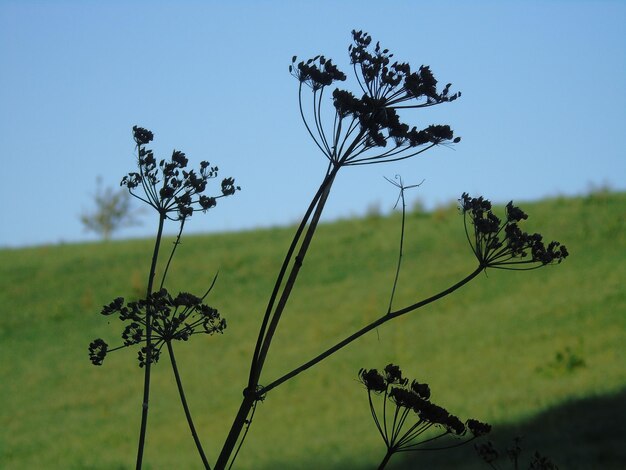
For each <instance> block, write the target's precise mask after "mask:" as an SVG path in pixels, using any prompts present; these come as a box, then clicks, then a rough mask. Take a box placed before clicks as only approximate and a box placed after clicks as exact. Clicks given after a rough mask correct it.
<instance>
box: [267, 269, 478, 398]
mask: <svg viewBox="0 0 626 470" xmlns="http://www.w3.org/2000/svg"><path fill="white" fill-rule="evenodd" d="M483 269H484V268H483V267H482V266H479V267H478V268H476V269H475V270H474V271H473V272H472V273H471V274H469V275H468V276H466V277H465V278H464V279H462V280H460V281H459V282H457V283H456V284H454V285H453V286H451V287H448V288H447V289H446V290H443V291H441V292H439V293H438V294H435V295H433V296H432V297H429V298H427V299H424V300H422V301H420V302H417V303H415V304H412V305H409V306H408V307H404V308H402V309H400V310H396V311H395V312H390V313H388V314H387V315H383V316H382V317H380V318H379V319H378V320H375V321H373V322H372V323H370V324H369V325H366V326H364V327H363V328H361V329H360V330H359V331H357V332H355V333H353V334H351V335H350V336H348V337H347V338H346V339H344V340H343V341H340V342H339V343H337V344H336V345H334V346H333V347H331V348H329V349H327V350H326V351H324V352H323V353H321V354H319V355H318V356H316V357H314V358H313V359H311V360H310V361H308V362H306V363H304V364H302V365H301V366H300V367H297V368H295V369H293V370H292V371H291V372H289V373H287V374H285V375H283V376H282V377H280V378H279V379H276V380H275V381H273V382H272V383H270V384H269V385H267V386H265V387H263V388H262V389H261V390H259V393H260V394H265V393H267V392H269V391H270V390H272V389H273V388H276V387H278V386H279V385H280V384H282V383H283V382H286V381H287V380H289V379H291V378H293V377H295V376H296V375H298V374H300V373H301V372H304V371H305V370H307V369H308V368H309V367H312V366H314V365H315V364H317V363H318V362H321V361H323V360H324V359H326V358H327V357H328V356H330V355H331V354H334V353H336V352H337V351H339V350H340V349H342V348H344V347H345V346H347V345H348V344H350V343H351V342H353V341H354V340H356V339H358V338H360V337H361V336H363V335H364V334H365V333H368V332H369V331H371V330H373V329H374V328H377V327H379V326H380V325H382V324H383V323H386V322H388V321H389V320H392V319H394V318H397V317H399V316H401V315H404V314H405V313H408V312H412V311H413V310H417V309H418V308H421V307H423V306H425V305H428V304H429V303H432V302H434V301H435V300H439V299H440V298H442V297H445V296H446V295H448V294H451V293H452V292H454V291H455V290H457V289H458V288H460V287H462V286H464V285H465V284H467V283H468V282H469V281H471V280H472V279H474V278H475V277H476V276H478V274H480V273H481V272H482V271H483Z"/></svg>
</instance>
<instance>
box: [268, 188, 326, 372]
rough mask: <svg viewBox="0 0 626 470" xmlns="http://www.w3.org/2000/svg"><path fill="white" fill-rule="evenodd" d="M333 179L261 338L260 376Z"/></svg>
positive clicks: (315, 213)
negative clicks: (262, 338)
mask: <svg viewBox="0 0 626 470" xmlns="http://www.w3.org/2000/svg"><path fill="white" fill-rule="evenodd" d="M332 183H333V180H332V179H331V180H330V181H329V182H328V185H327V186H326V188H325V189H324V192H323V193H322V196H321V197H320V200H319V202H318V204H317V207H316V208H315V212H314V213H313V217H312V219H311V222H310V224H309V228H308V230H307V232H306V234H305V236H304V240H303V241H302V245H301V246H300V250H299V251H298V254H297V255H296V259H295V262H294V264H293V267H292V268H291V272H290V273H289V278H288V279H287V282H286V284H285V288H284V289H283V292H282V294H281V296H280V299H279V301H278V305H277V306H276V309H275V310H274V315H273V316H272V320H271V322H270V325H269V328H268V330H267V333H266V334H265V338H264V340H263V345H262V346H261V351H260V352H259V357H258V359H257V365H256V367H257V374H258V376H260V374H261V370H262V369H263V364H264V363H265V358H266V357H267V353H268V351H269V348H270V345H271V343H272V338H273V337H274V333H275V332H276V328H277V327H278V322H279V321H280V317H281V316H282V313H283V311H284V309H285V306H286V305H287V301H288V300H289V296H290V295H291V291H292V289H293V287H294V285H295V284H296V279H297V278H298V274H299V273H300V268H301V267H302V263H303V262H304V257H305V256H306V253H307V251H308V249H309V246H310V244H311V240H312V239H313V235H314V234H315V230H316V229H317V224H318V222H319V219H320V216H321V215H322V212H323V211H324V206H325V204H326V200H327V199H328V195H329V194H330V188H331V186H332Z"/></svg>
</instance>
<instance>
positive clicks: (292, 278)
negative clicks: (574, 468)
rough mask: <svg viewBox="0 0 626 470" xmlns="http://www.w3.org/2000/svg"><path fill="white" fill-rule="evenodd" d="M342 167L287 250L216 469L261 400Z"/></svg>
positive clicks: (333, 173)
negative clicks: (279, 331)
mask: <svg viewBox="0 0 626 470" xmlns="http://www.w3.org/2000/svg"><path fill="white" fill-rule="evenodd" d="M339 168H340V167H339V166H334V167H330V168H329V170H328V171H327V173H326V176H325V177H324V181H323V182H322V184H321V185H320V187H319V189H318V191H317V193H316V194H315V196H314V197H313V200H312V201H311V204H310V205H309V208H308V209H307V211H306V213H305V215H304V217H303V219H302V222H301V223H300V226H299V227H298V230H297V231H296V234H295V235H294V238H293V241H292V242H291V245H290V247H289V250H288V251H287V255H286V256H285V260H284V261H283V265H282V267H281V271H280V273H279V275H278V279H277V280H276V283H275V285H274V290H273V292H272V295H271V297H270V300H269V303H268V306H267V309H266V312H265V316H264V318H263V322H262V324H261V329H260V331H259V337H258V340H257V344H256V347H255V351H254V355H253V359H252V365H251V367H250V377H249V380H248V386H247V393H246V391H244V399H243V400H242V402H241V405H240V407H239V411H238V412H237V415H236V416H235V420H234V421H233V424H232V425H231V428H230V431H229V433H228V436H227V438H226V441H225V442H224V445H223V447H222V450H221V452H220V455H219V457H218V459H217V462H216V463H215V468H216V470H224V469H225V468H226V465H227V464H228V460H229V459H230V456H231V454H232V452H233V449H234V447H235V445H236V444H237V440H238V439H239V435H240V434H241V430H242V428H243V426H244V425H245V422H246V418H247V417H248V415H249V413H250V410H251V409H252V406H253V405H254V402H255V401H256V399H257V396H256V394H255V392H256V389H257V386H258V382H259V378H260V376H261V371H262V369H263V365H264V363H265V358H266V356H267V353H268V350H269V347H270V344H271V341H272V338H273V335H274V333H275V331H276V328H277V326H278V322H279V320H280V317H281V315H282V312H283V310H284V308H285V306H286V304H287V300H288V298H289V295H290V294H291V290H292V288H293V286H294V285H295V282H296V278H297V276H298V273H299V271H300V267H301V266H302V262H303V260H304V257H305V255H306V252H307V250H308V247H309V245H310V243H311V239H312V238H313V235H314V233H315V230H316V228H317V223H318V221H319V218H320V216H321V213H322V211H323V209H324V205H325V203H326V200H327V198H328V194H329V193H330V188H331V186H332V184H333V182H334V179H335V176H336V174H337V172H338V171H339ZM309 219H311V222H310V224H309V228H308V230H307V231H306V234H305V235H304V240H303V242H302V244H301V245H300V250H299V251H298V254H297V255H296V261H295V263H294V265H293V267H292V268H291V272H290V273H289V277H288V279H287V281H286V284H285V287H284V288H283V290H282V292H281V293H280V299H279V301H278V304H277V305H276V308H275V309H273V307H274V302H275V300H276V298H277V297H278V294H279V291H280V286H281V284H282V281H283V279H284V276H285V274H286V272H287V269H288V267H289V263H290V261H291V259H292V257H293V254H294V252H295V250H296V247H297V245H298V242H299V240H300V237H301V236H302V233H303V232H304V229H305V227H306V224H307V222H308V221H309ZM272 310H273V314H272Z"/></svg>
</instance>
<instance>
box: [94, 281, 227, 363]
mask: <svg viewBox="0 0 626 470" xmlns="http://www.w3.org/2000/svg"><path fill="white" fill-rule="evenodd" d="M148 310H150V322H151V325H152V351H151V355H150V356H151V360H152V362H157V361H158V360H159V355H160V351H161V348H162V347H163V345H164V344H165V343H166V342H171V341H187V340H188V339H189V338H190V337H191V336H192V335H194V334H200V333H203V334H209V335H211V334H214V333H222V332H223V331H224V329H225V328H226V321H225V320H224V319H223V318H221V317H220V314H219V312H218V311H217V310H216V309H215V308H212V307H209V306H208V305H205V304H204V303H203V298H200V297H197V296H195V295H193V294H189V293H187V292H181V293H179V294H178V295H177V296H175V297H173V296H171V295H170V294H169V293H168V291H167V290H166V289H161V290H159V291H158V292H154V293H153V294H152V295H151V296H150V297H149V298H148V300H143V299H142V300H139V301H136V302H128V303H125V302H124V299H123V298H122V297H118V298H116V299H115V300H113V301H112V302H111V303H110V304H108V305H105V306H104V307H103V308H102V312H101V313H102V315H105V316H110V315H118V317H119V319H120V320H121V321H123V322H125V323H126V326H125V327H124V330H123V331H122V340H123V345H122V346H119V347H117V348H113V349H109V347H108V345H107V343H105V342H104V341H103V340H102V339H96V340H94V341H93V342H92V343H91V344H90V345H89V358H90V359H91V362H92V363H93V364H94V365H102V362H103V361H104V358H105V356H106V355H107V353H108V352H110V351H115V350H117V349H121V348H124V347H128V346H132V345H135V344H141V343H145V342H146V326H147V323H146V318H147V313H148ZM146 353H147V350H146V347H145V346H144V347H142V348H141V349H140V350H139V353H138V359H139V366H140V367H143V366H144V365H145V364H146V357H147V354H146Z"/></svg>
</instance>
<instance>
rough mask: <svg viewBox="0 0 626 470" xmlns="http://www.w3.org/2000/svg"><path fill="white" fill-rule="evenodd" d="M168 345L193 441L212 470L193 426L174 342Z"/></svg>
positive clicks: (208, 467) (203, 461)
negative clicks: (175, 355)
mask: <svg viewBox="0 0 626 470" xmlns="http://www.w3.org/2000/svg"><path fill="white" fill-rule="evenodd" d="M166 344H167V352H168V353H169V355H170V362H171V363H172V370H173V371H174V377H176V386H177V387H178V394H179V395H180V402H181V404H182V405H183V409H184V410H185V416H186V417H187V423H188V424H189V429H190V431H191V435H192V436H193V440H194V442H195V443H196V448H197V449H198V453H199V454H200V458H201V459H202V463H203V464H204V468H206V469H207V470H211V466H210V465H209V461H208V460H207V458H206V455H205V454H204V450H203V449H202V444H201V443H200V438H199V437H198V433H197V432H196V428H195V426H194V425H193V420H192V419H191V412H190V411H189V406H188V405H187V399H186V398H185V391H184V390H183V384H182V382H181V380H180V374H179V373H178V366H177V365H176V358H175V357H174V348H173V347H172V342H171V341H166Z"/></svg>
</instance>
